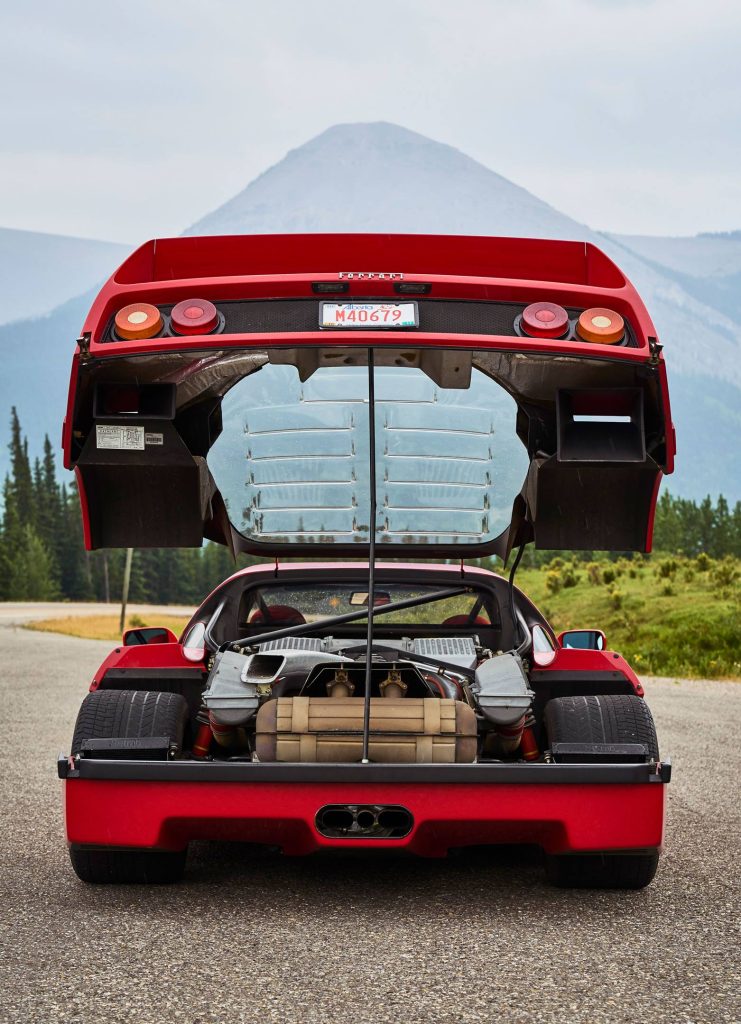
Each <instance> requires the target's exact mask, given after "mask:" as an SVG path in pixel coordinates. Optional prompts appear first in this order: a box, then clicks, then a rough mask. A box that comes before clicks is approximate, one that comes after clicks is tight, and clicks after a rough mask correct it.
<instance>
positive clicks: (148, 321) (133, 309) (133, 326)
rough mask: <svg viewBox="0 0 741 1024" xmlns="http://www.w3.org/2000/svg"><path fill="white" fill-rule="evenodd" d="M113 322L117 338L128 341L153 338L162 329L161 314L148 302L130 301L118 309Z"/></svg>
mask: <svg viewBox="0 0 741 1024" xmlns="http://www.w3.org/2000/svg"><path fill="white" fill-rule="evenodd" d="M114 324H115V327H116V334H117V335H118V336H119V338H126V339H127V340H128V341H136V340H137V339H139V338H153V337H154V336H155V334H159V332H160V331H161V330H162V314H161V313H160V311H159V310H158V309H157V307H156V306H153V305H152V304H151V303H150V302H132V303H131V305H129V306H124V308H123V309H119V311H118V313H116V317H115V320H114Z"/></svg>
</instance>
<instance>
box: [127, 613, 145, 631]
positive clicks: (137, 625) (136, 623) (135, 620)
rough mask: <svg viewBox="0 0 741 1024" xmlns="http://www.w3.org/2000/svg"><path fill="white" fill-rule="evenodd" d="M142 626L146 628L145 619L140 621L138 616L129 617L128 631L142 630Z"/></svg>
mask: <svg viewBox="0 0 741 1024" xmlns="http://www.w3.org/2000/svg"><path fill="white" fill-rule="evenodd" d="M142 626H146V622H145V621H144V619H140V618H139V616H138V615H130V616H129V624H128V626H127V627H126V628H127V629H141V628H142Z"/></svg>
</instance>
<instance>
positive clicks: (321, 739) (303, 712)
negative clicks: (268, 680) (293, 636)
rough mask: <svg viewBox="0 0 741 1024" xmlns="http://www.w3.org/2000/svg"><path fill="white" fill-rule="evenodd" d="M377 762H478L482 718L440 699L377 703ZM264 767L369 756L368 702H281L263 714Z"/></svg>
mask: <svg viewBox="0 0 741 1024" xmlns="http://www.w3.org/2000/svg"><path fill="white" fill-rule="evenodd" d="M370 703H371V709H370V745H369V750H368V753H369V757H370V759H371V761H377V762H383V763H385V764H414V763H417V764H453V763H455V762H462V763H466V764H470V763H471V762H473V761H475V760H476V749H477V743H476V715H475V714H474V712H473V710H472V709H471V708H470V707H469V706H468V705H467V704H464V703H463V702H462V701H459V700H448V699H442V698H439V697H406V698H399V699H394V698H386V697H375V698H372V699H371V702H370ZM255 739H256V751H257V756H258V757H259V759H260V760H261V761H294V762H295V761H323V762H353V761H360V760H361V759H362V756H363V698H362V697H278V699H277V700H270V701H268V702H267V703H265V704H263V705H262V707H261V708H260V710H259V711H258V713H257V730H256V737H255Z"/></svg>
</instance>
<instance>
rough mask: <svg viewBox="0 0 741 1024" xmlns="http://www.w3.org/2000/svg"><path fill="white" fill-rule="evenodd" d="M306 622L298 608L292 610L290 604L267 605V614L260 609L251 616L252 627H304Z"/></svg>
mask: <svg viewBox="0 0 741 1024" xmlns="http://www.w3.org/2000/svg"><path fill="white" fill-rule="evenodd" d="M305 622H306V619H305V618H304V617H303V615H302V614H301V612H300V611H299V610H298V608H291V606H290V605H288V604H271V605H267V606H266V608H265V612H263V611H262V610H261V609H259V608H258V610H257V611H256V612H254V613H253V614H252V615H251V616H250V625H251V626H261V625H264V626H303V625H304V623H305Z"/></svg>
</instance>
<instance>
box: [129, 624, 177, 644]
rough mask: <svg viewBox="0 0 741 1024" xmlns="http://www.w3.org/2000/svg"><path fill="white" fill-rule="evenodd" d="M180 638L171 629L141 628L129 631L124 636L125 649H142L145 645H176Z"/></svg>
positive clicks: (158, 627) (162, 627)
mask: <svg viewBox="0 0 741 1024" xmlns="http://www.w3.org/2000/svg"><path fill="white" fill-rule="evenodd" d="M177 642H178V638H177V637H176V636H175V634H174V633H173V631H172V630H171V629H166V628H165V627H164V626H141V627H140V628H139V629H127V630H126V632H125V633H124V635H123V645H124V647H141V646H142V645H143V644H176V643H177Z"/></svg>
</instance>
